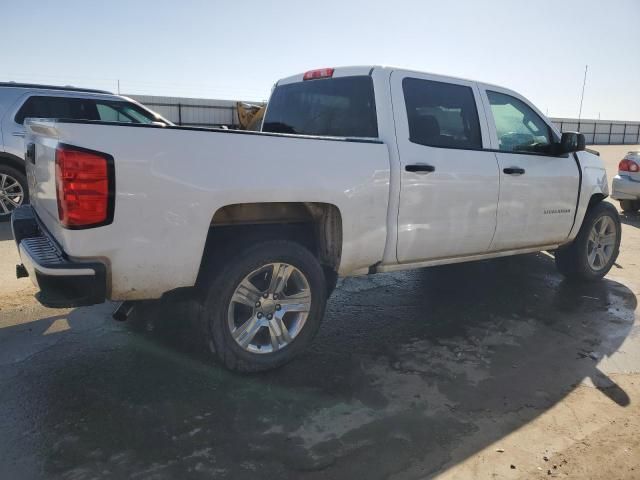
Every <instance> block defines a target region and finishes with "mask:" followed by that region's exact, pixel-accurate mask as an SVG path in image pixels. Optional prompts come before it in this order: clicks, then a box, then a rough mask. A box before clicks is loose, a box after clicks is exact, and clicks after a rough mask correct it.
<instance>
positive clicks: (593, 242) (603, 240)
mask: <svg viewBox="0 0 640 480" xmlns="http://www.w3.org/2000/svg"><path fill="white" fill-rule="evenodd" d="M616 234H617V232H616V224H615V222H614V221H613V219H612V218H611V217H608V216H602V217H600V218H599V219H598V220H597V221H596V222H595V223H594V224H593V228H592V229H591V233H589V239H588V241H587V260H588V262H589V266H590V267H591V268H592V269H593V270H595V271H598V270H602V269H603V268H605V267H606V266H607V264H608V263H609V260H611V257H612V256H613V252H614V251H615V248H616Z"/></svg>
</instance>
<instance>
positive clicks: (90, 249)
mask: <svg viewBox="0 0 640 480" xmlns="http://www.w3.org/2000/svg"><path fill="white" fill-rule="evenodd" d="M55 130H56V131H55V134H54V133H53V132H51V131H50V132H49V136H48V137H44V138H41V139H39V138H38V137H37V136H36V137H35V139H36V141H38V143H40V144H41V145H39V146H38V148H40V147H42V148H45V149H47V150H49V151H50V152H51V151H52V147H53V148H55V147H54V144H55V142H58V141H59V142H63V143H67V144H71V145H77V146H81V147H84V148H89V149H93V150H97V151H100V152H105V153H108V154H110V155H112V156H113V157H114V160H115V171H116V199H115V215H114V221H113V223H112V224H111V225H107V226H104V227H99V228H94V229H88V230H66V229H64V228H62V227H61V226H60V225H59V223H58V221H57V206H56V198H55V188H54V187H53V185H54V183H55V182H53V183H52V179H53V178H55V177H54V173H55V170H54V162H52V161H51V153H49V154H47V153H46V152H43V153H41V154H42V155H43V156H44V157H46V155H49V157H48V161H47V162H46V163H45V162H43V163H44V165H40V166H38V167H37V168H36V170H37V171H39V174H38V175H39V177H40V180H39V184H38V188H37V189H36V193H35V197H36V200H35V204H36V205H37V211H38V213H39V215H40V216H41V218H42V220H43V221H44V223H45V224H46V226H47V228H48V229H49V230H50V231H51V232H52V233H53V234H54V236H55V237H56V239H57V240H58V241H59V242H60V244H61V246H62V247H63V248H64V249H65V251H66V252H67V253H68V254H69V255H70V256H72V257H74V258H76V259H83V258H87V259H89V258H91V259H94V258H99V259H102V260H103V261H105V262H106V263H108V265H109V270H110V274H111V282H110V283H111V293H110V295H109V296H110V298H112V299H115V300H125V299H144V298H158V297H159V296H161V295H162V293H164V292H166V291H169V290H172V289H175V288H178V287H188V286H192V285H194V284H195V281H196V277H197V274H198V270H199V267H200V261H201V258H202V254H203V251H204V245H205V240H206V237H207V233H208V230H209V226H210V224H211V220H212V217H213V215H214V214H215V212H216V211H217V210H218V209H220V208H222V207H224V206H226V205H232V204H238V203H254V202H324V203H329V204H332V205H335V206H336V207H337V208H338V209H339V210H340V213H341V216H342V228H343V246H342V259H341V264H340V272H339V273H340V274H341V275H348V274H349V273H351V272H353V271H355V270H358V269H362V268H366V267H367V266H369V265H372V264H374V263H376V262H377V261H379V260H380V259H381V258H382V255H383V251H384V247H385V240H386V217H387V204H388V198H389V158H388V152H387V146H386V145H385V144H380V143H359V142H345V141H335V140H320V139H308V138H296V137H292V136H272V135H263V134H245V133H230V132H224V131H203V130H188V129H177V128H176V129H172V128H151V127H128V126H119V125H104V124H90V123H57V124H56V125H55ZM54 136H55V140H54V138H53V137H54ZM38 155H40V154H38Z"/></svg>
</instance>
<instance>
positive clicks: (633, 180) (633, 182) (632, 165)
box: [611, 150, 640, 213]
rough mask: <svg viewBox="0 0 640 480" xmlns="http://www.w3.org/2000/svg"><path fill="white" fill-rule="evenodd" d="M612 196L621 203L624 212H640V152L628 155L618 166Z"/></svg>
mask: <svg viewBox="0 0 640 480" xmlns="http://www.w3.org/2000/svg"><path fill="white" fill-rule="evenodd" d="M611 196H612V197H613V198H615V199H616V200H618V201H619V202H620V208H622V211H623V212H627V213H631V212H637V211H638V210H640V150H635V151H632V152H629V153H627V154H626V155H625V157H624V158H623V159H622V160H621V161H620V163H619V164H618V175H616V176H615V177H613V184H612V193H611Z"/></svg>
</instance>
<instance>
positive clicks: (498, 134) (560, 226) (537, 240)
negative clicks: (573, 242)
mask: <svg viewBox="0 0 640 480" xmlns="http://www.w3.org/2000/svg"><path fill="white" fill-rule="evenodd" d="M480 89H481V93H482V97H483V101H484V103H485V110H486V111H487V112H488V114H487V116H488V117H489V127H490V129H491V139H492V143H493V144H494V148H495V149H496V157H497V159H498V164H499V167H500V203H499V205H498V225H497V228H496V234H495V237H494V240H493V243H492V245H491V249H492V250H510V249H518V248H526V247H537V246H544V245H551V244H555V243H561V242H563V241H564V240H566V238H567V236H568V235H569V232H570V230H571V227H572V225H573V219H574V216H575V208H576V202H577V196H578V187H579V182H580V177H579V170H578V166H577V163H576V161H575V159H574V157H573V155H561V156H557V155H553V154H552V144H553V143H555V142H557V141H558V137H557V134H556V133H555V132H554V131H553V129H552V128H551V126H550V124H549V123H547V121H546V120H545V119H544V117H543V116H542V114H541V113H539V112H538V111H537V110H536V109H535V108H534V107H533V106H531V105H530V104H529V103H528V102H527V101H526V99H524V98H523V97H521V96H519V95H517V94H516V93H514V92H511V91H509V90H506V89H501V88H499V87H493V86H491V87H489V86H486V87H485V86H481V87H480Z"/></svg>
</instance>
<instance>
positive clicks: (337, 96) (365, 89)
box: [262, 76, 378, 138]
mask: <svg viewBox="0 0 640 480" xmlns="http://www.w3.org/2000/svg"><path fill="white" fill-rule="evenodd" d="M262 131H263V132H274V133H296V134H300V135H320V136H333V137H372V138H377V137H378V124H377V118H376V105H375V99H374V95H373V81H372V79H371V77H369V76H353V77H340V78H331V79H319V80H307V81H303V82H298V83H290V84H286V85H281V86H278V87H276V88H275V90H274V91H273V94H272V95H271V99H270V100H269V105H268V107H267V113H266V116H265V119H264V124H263V127H262Z"/></svg>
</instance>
